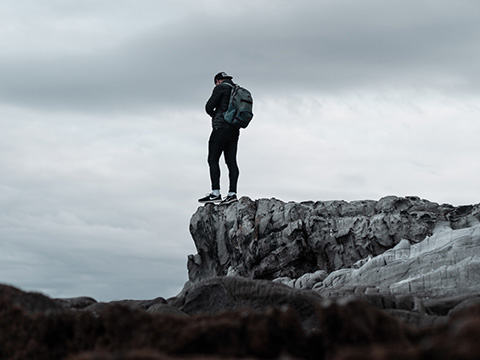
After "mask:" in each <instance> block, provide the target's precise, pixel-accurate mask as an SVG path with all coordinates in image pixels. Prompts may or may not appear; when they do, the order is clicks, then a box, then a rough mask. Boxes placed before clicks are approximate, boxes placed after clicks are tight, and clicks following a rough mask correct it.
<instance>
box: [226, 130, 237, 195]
mask: <svg viewBox="0 0 480 360" xmlns="http://www.w3.org/2000/svg"><path fill="white" fill-rule="evenodd" d="M238 136H239V131H238V130H236V131H230V134H229V138H228V142H227V143H226V144H225V148H224V156H225V163H226V164H227V167H228V178H229V192H230V193H236V192H237V183H238V177H239V175H240V170H239V169H238V164H237V148H238Z"/></svg>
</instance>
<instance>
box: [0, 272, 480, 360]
mask: <svg viewBox="0 0 480 360" xmlns="http://www.w3.org/2000/svg"><path fill="white" fill-rule="evenodd" d="M240 281H243V280H240ZM245 281H246V282H253V284H250V286H251V287H253V288H256V287H257V286H258V287H260V288H261V287H262V286H267V285H266V284H265V283H263V282H261V283H260V284H259V285H257V284H255V283H256V281H255V280H245ZM234 282H235V280H232V279H216V280H211V283H210V285H212V284H213V285H215V286H217V289H218V287H219V284H220V285H221V284H224V285H225V289H226V290H225V291H223V293H222V294H220V295H219V296H218V299H219V300H220V303H221V304H222V305H220V306H219V307H218V308H217V309H215V308H213V307H212V306H211V307H210V308H209V309H208V310H207V311H205V312H202V311H200V309H201V308H202V306H199V304H201V303H202V300H201V299H205V298H208V295H206V294H204V292H205V291H204V290H201V289H200V287H201V286H200V285H198V286H200V287H197V288H196V289H193V288H191V289H190V291H188V292H185V293H184V294H182V295H181V296H180V297H179V298H175V299H169V300H168V302H169V303H170V306H174V307H176V308H177V307H178V311H182V309H183V310H184V311H182V313H183V315H182V316H180V315H178V314H165V313H151V312H148V311H147V310H145V309H143V308H141V307H129V306H126V304H119V303H109V304H106V306H104V307H103V308H102V309H97V310H95V311H89V310H86V309H87V308H88V307H85V308H82V309H78V308H74V307H72V308H71V309H68V308H66V307H64V308H63V309H58V308H57V306H56V305H54V304H55V303H58V300H53V299H49V298H48V297H45V296H43V295H40V294H34V293H25V292H21V291H19V290H17V289H14V288H11V287H6V286H0V289H2V290H6V291H2V295H1V296H0V358H1V359H38V360H43V359H49V360H55V359H70V360H72V359H76V360H80V359H85V360H86V359H90V360H93V359H95V360H107V359H108V360H110V359H111V360H120V359H129V360H140V359H143V360H146V359H151V360H153V359H180V358H186V357H188V358H189V359H207V358H208V359H234V358H249V359H265V358H269V359H279V358H282V359H285V358H293V359H325V360H329V359H332V360H340V359H414V360H415V359H439V360H443V359H449V360H450V359H478V358H479V357H480V332H479V331H478V330H479V326H480V306H478V305H477V306H473V307H468V308H465V309H463V310H462V311H459V312H457V313H456V314H455V315H454V316H452V317H451V318H450V319H449V321H448V322H447V323H445V324H443V325H441V326H435V327H429V328H424V329H419V328H416V327H412V326H408V325H406V324H404V323H403V322H401V321H399V320H397V319H396V318H395V317H393V316H390V315H388V314H386V313H384V312H382V311H379V310H377V309H375V308H374V307H372V306H371V305H369V304H367V303H365V302H363V301H358V300H352V301H347V300H342V301H325V300H322V299H321V298H320V297H319V296H318V295H315V294H314V293H313V292H310V291H306V290H295V289H289V288H287V287H285V286H283V285H279V284H276V285H273V286H272V287H270V288H268V291H267V292H268V293H270V294H271V298H268V297H263V298H262V297H260V298H259V299H252V300H248V299H243V295H238V294H237V295H235V294H230V293H229V292H230V291H231V290H232V288H230V286H232V285H234ZM210 285H209V284H208V283H207V284H204V288H205V289H208V288H209V289H210V290H213V288H212V287H211V286H210ZM244 285H245V284H244ZM240 292H242V291H240ZM12 294H13V295H12ZM202 294H203V295H202ZM254 294H255V292H254ZM19 295H21V296H22V297H23V299H24V300H28V301H26V302H18V301H17V298H18V296H19ZM211 296H213V297H214V296H215V295H211ZM227 298H230V299H232V300H230V301H228V300H225V299H227ZM254 298H255V296H254ZM275 298H277V300H275ZM210 299H212V297H211V298H210ZM222 299H223V300H222ZM239 299H243V300H239ZM286 299H290V300H292V302H291V304H292V305H290V304H286V303H284V301H285V300H286ZM37 301H39V302H40V303H42V304H43V303H45V301H48V302H49V305H48V306H47V307H44V309H43V310H41V311H34V312H32V311H31V308H30V307H29V306H31V304H34V303H36V302H37ZM207 302H208V303H210V301H207ZM26 303H27V304H30V305H29V306H25V304H26ZM289 303H290V302H289ZM127 304H128V303H127ZM195 304H196V305H195ZM52 309H53V310H54V311H51V310H52ZM186 311H188V312H190V313H192V315H188V314H187V313H186ZM305 319H308V321H307V322H306V321H305Z"/></svg>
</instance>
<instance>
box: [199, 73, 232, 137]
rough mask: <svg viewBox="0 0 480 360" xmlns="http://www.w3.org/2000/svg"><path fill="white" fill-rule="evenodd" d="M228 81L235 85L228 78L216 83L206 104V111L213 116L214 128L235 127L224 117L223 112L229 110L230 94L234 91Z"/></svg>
mask: <svg viewBox="0 0 480 360" xmlns="http://www.w3.org/2000/svg"><path fill="white" fill-rule="evenodd" d="M226 83H229V84H231V85H234V83H233V82H232V80H230V79H226V80H224V81H223V82H222V83H221V84H218V85H216V86H215V87H214V88H213V92H212V95H211V96H210V99H208V101H207V103H206V104H205V111H206V112H207V114H208V115H210V116H211V117H212V127H213V128H214V129H218V128H232V129H233V127H232V126H231V125H230V124H228V123H227V122H226V121H225V120H224V119H223V113H224V112H225V111H227V108H228V101H229V100H230V94H231V92H232V87H231V86H228V85H227V84H226Z"/></svg>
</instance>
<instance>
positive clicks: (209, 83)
mask: <svg viewBox="0 0 480 360" xmlns="http://www.w3.org/2000/svg"><path fill="white" fill-rule="evenodd" d="M219 71H226V72H227V73H229V74H231V75H233V76H234V79H233V80H234V81H235V82H237V83H239V84H241V85H243V86H245V87H247V88H248V89H249V90H251V92H252V94H253V97H254V113H255V117H254V120H253V122H252V123H251V125H250V127H249V128H248V129H246V130H244V131H242V133H241V136H240V142H239V154H238V161H239V166H240V179H239V196H248V197H250V198H252V199H259V198H271V197H275V198H277V199H280V200H283V201H302V200H345V201H352V200H363V199H372V200H378V199H380V198H381V197H383V196H387V195H397V196H408V195H416V196H419V197H421V198H425V199H428V200H430V201H434V202H438V203H450V204H453V205H462V204H476V203H479V202H480V186H479V185H478V181H479V179H480V161H479V157H480V156H479V155H480V147H479V145H478V137H479V134H480V121H479V118H480V117H479V115H480V2H479V1H477V0H460V1H458V0H448V1H446V0H431V1H428V0H416V1H405V0H398V1H397V0H365V1H358V0H335V1H331V0H299V1H291V0H288V1H287V0H244V1H229V0H224V1H219V0H175V1H173V0H172V1H160V0H15V1H14V0H5V1H2V2H1V3H0V79H1V81H0V127H1V131H0V283H7V284H11V285H14V286H17V287H19V288H21V289H24V290H28V291H39V292H43V293H45V294H47V295H49V296H51V297H75V296H92V297H94V298H96V299H97V300H99V301H110V300H118V299H151V298H155V297H158V296H163V297H165V298H167V297H170V296H174V295H176V294H177V293H178V292H179V291H180V290H181V288H182V287H183V284H184V283H185V281H186V280H187V269H186V261H187V255H188V254H194V253H196V249H195V247H194V244H193V241H192V239H191V237H190V234H189V232H188V226H189V221H190V217H191V215H192V214H193V213H194V212H195V211H196V209H197V208H198V205H199V204H198V203H197V199H198V198H200V197H202V196H204V195H205V194H206V193H207V192H209V190H210V183H209V178H208V167H207V163H206V157H207V140H208V136H209V134H210V131H211V129H210V126H211V125H210V119H209V117H208V116H207V115H206V114H205V112H204V105H205V102H206V100H207V99H208V97H209V96H210V94H211V92H212V89H213V76H214V75H215V73H217V72H219ZM222 169H223V174H224V175H226V168H225V166H224V165H223V164H222ZM226 180H227V178H226V176H223V177H222V188H223V195H226V190H227V189H226V188H227V182H226Z"/></svg>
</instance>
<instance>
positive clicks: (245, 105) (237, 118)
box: [223, 83, 253, 129]
mask: <svg viewBox="0 0 480 360" xmlns="http://www.w3.org/2000/svg"><path fill="white" fill-rule="evenodd" d="M226 84H227V85H228V86H230V87H232V92H231V94H230V101H229V102H228V109H227V111H225V113H224V114H223V117H224V118H225V121H226V122H227V123H229V124H230V125H232V126H233V127H235V128H236V129H240V128H243V129H245V128H246V127H247V126H248V124H250V121H251V120H252V118H253V112H252V110H253V99H252V94H251V93H250V91H248V90H247V89H245V88H243V87H241V86H239V85H232V84H229V83H226Z"/></svg>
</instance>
